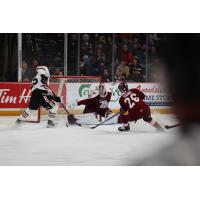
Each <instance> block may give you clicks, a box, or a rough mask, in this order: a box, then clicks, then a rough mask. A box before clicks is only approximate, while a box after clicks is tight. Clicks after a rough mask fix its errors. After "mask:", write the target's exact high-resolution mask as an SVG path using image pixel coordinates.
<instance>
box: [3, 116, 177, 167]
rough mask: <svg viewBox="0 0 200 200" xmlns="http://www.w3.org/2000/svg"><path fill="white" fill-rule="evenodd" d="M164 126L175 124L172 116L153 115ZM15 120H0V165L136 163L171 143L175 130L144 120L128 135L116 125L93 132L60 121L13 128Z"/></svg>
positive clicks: (7, 118)
mask: <svg viewBox="0 0 200 200" xmlns="http://www.w3.org/2000/svg"><path fill="white" fill-rule="evenodd" d="M154 118H157V119H159V121H160V122H163V124H164V123H165V124H174V123H175V118H174V117H173V116H172V115H154ZM15 120H16V117H5V116H4V117H2V116H1V117H0V165H11V166H12V165H14V166H16V165H34V166H37V165H45V166H46V165H47V166H49V165H53V166H54V165H73V166H78V165H87V166H88V165H92V166H94V165H101V166H102V165H103V166H104V165H129V164H130V161H131V164H137V163H138V161H140V160H141V159H142V158H144V157H148V156H149V155H151V154H153V153H154V152H155V151H157V150H158V149H160V148H163V147H164V146H166V145H168V144H169V143H171V142H173V140H174V139H175V137H176V134H175V133H174V131H175V129H171V130H165V131H164V132H157V131H156V130H155V129H154V128H153V127H151V126H150V125H149V124H147V123H145V122H144V121H143V120H139V121H138V122H137V123H136V124H135V123H133V124H132V125H131V132H127V133H124V132H119V131H117V128H118V126H119V125H102V126H99V127H97V128H96V129H89V128H83V127H78V126H76V125H73V126H70V127H68V128H67V127H66V126H65V120H64V119H60V120H59V121H58V125H57V126H56V127H55V128H46V121H42V122H41V123H40V124H32V123H24V124H23V125H21V126H19V127H15V126H14V122H15Z"/></svg>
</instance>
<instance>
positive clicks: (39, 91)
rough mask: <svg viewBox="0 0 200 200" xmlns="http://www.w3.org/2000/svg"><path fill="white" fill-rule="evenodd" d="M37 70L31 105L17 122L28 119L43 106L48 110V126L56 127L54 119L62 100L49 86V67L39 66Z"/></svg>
mask: <svg viewBox="0 0 200 200" xmlns="http://www.w3.org/2000/svg"><path fill="white" fill-rule="evenodd" d="M36 72H37V74H36V76H35V77H34V78H33V80H32V82H31V87H32V88H31V90H32V95H31V98H30V102H29V106H28V108H27V109H25V110H24V111H23V113H22V114H21V115H20V116H19V117H18V119H17V121H16V123H17V124H21V122H22V121H24V120H26V118H28V117H29V115H31V114H32V113H33V112H34V111H36V110H37V109H38V108H39V107H40V106H42V107H44V108H45V109H46V110H48V123H47V127H48V128H49V127H54V126H55V123H54V119H55V115H56V113H57V110H58V103H60V102H61V99H60V97H58V96H56V95H54V94H53V93H52V91H51V90H50V88H49V78H50V73H49V70H48V68H47V67H46V66H38V67H37V68H36Z"/></svg>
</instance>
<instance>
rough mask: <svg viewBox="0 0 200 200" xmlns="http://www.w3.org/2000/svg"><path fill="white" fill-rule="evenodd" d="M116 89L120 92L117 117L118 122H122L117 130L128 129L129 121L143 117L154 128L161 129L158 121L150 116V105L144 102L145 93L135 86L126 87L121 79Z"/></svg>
mask: <svg viewBox="0 0 200 200" xmlns="http://www.w3.org/2000/svg"><path fill="white" fill-rule="evenodd" d="M118 89H119V91H120V92H121V97H120V99H119V104H120V106H121V108H120V112H121V113H120V116H119V118H118V123H122V124H123V126H122V127H119V128H118V130H119V131H130V126H129V122H131V121H135V122H136V121H137V120H139V119H143V120H144V121H145V122H147V123H149V124H151V125H152V126H154V127H155V128H156V129H158V130H160V131H162V127H161V126H160V125H159V123H158V122H156V121H155V120H153V119H152V117H151V111H150V107H149V105H147V104H146V102H144V99H145V95H144V93H143V92H141V91H140V90H138V89H136V88H133V89H128V84H127V83H126V82H125V81H121V83H120V84H119V86H118Z"/></svg>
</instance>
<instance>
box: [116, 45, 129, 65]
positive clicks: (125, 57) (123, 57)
mask: <svg viewBox="0 0 200 200" xmlns="http://www.w3.org/2000/svg"><path fill="white" fill-rule="evenodd" d="M121 61H124V62H125V64H126V65H129V64H131V63H132V62H133V53H132V52H131V51H129V49H128V46H127V44H124V45H123V46H122V50H121V51H120V52H119V55H118V56H117V59H116V63H117V64H118V63H119V62H121Z"/></svg>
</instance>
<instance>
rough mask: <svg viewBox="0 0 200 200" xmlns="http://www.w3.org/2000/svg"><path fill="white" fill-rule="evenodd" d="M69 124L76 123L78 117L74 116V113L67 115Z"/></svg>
mask: <svg viewBox="0 0 200 200" xmlns="http://www.w3.org/2000/svg"><path fill="white" fill-rule="evenodd" d="M67 119H68V122H69V124H75V123H76V121H77V119H76V118H75V117H74V115H73V114H71V115H68V116H67Z"/></svg>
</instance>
